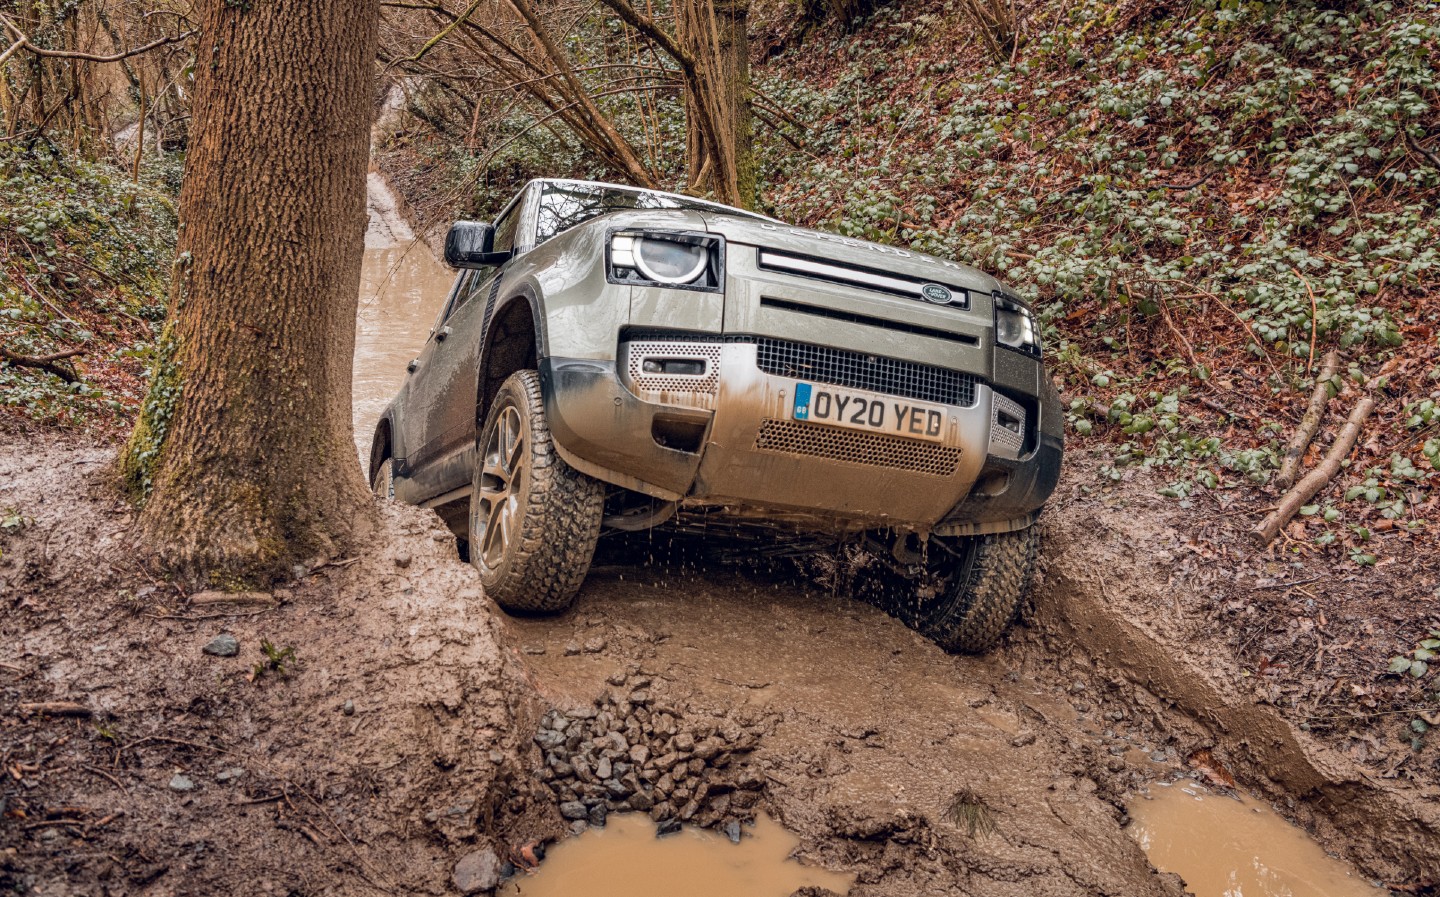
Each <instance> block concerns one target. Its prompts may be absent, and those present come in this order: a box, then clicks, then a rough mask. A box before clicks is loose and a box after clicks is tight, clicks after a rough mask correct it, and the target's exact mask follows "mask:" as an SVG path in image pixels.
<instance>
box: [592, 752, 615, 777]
mask: <svg viewBox="0 0 1440 897" xmlns="http://www.w3.org/2000/svg"><path fill="white" fill-rule="evenodd" d="M612 772H613V770H612V769H611V766H610V760H609V758H608V757H601V758H600V760H599V761H598V762H597V763H596V764H595V778H597V779H601V780H604V779H608V778H610V776H611V773H612Z"/></svg>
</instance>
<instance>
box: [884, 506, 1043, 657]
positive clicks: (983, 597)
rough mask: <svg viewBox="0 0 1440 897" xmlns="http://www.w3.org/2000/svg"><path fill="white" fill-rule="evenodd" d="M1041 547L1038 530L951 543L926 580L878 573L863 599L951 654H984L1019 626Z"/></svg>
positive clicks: (937, 555) (936, 549)
mask: <svg viewBox="0 0 1440 897" xmlns="http://www.w3.org/2000/svg"><path fill="white" fill-rule="evenodd" d="M1038 545H1039V538H1038V536H1037V534H1036V531H1035V527H1033V526H1032V527H1027V528H1025V529H1023V530H1018V531H1016V532H1012V533H995V534H992V535H986V536H972V537H969V538H965V539H954V540H948V541H947V542H945V543H944V545H935V546H932V547H931V548H930V549H929V550H928V551H927V552H926V563H925V572H924V573H922V574H921V575H920V576H918V577H911V578H907V577H902V576H899V575H896V574H890V573H888V571H887V572H886V573H883V574H880V573H877V574H872V575H871V576H870V577H868V579H869V580H870V582H868V583H866V584H865V587H864V588H865V591H864V593H862V597H867V598H871V599H872V600H873V599H878V601H877V602H876V603H878V604H879V605H880V607H881V608H882V609H883V610H885V611H886V612H887V613H889V614H890V615H891V616H894V617H896V618H897V619H899V620H900V621H901V622H903V623H904V624H905V625H907V626H909V627H910V628H911V629H914V630H915V631H917V632H919V633H920V634H921V635H923V636H925V637H926V638H928V639H930V640H931V641H933V642H935V643H936V644H937V645H939V646H940V647H942V648H944V649H945V650H946V651H950V652H952V653H960V654H983V653H984V652H986V651H989V650H990V649H991V648H993V647H995V646H996V645H997V644H998V643H999V642H1000V637H1001V636H1002V635H1004V634H1005V630H1006V629H1008V628H1010V624H1011V623H1013V622H1014V621H1015V617H1016V616H1017V615H1018V612H1019V610H1020V603H1021V602H1022V601H1023V600H1024V598H1025V591H1026V589H1028V588H1029V586H1030V574H1031V572H1032V571H1033V570H1034V568H1035V552H1036V549H1037V547H1038ZM877 579H879V580H880V581H878V582H877V581H876V580H877ZM858 586H859V584H858V583H857V587H858Z"/></svg>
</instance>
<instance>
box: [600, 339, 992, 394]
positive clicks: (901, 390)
mask: <svg viewBox="0 0 1440 897" xmlns="http://www.w3.org/2000/svg"><path fill="white" fill-rule="evenodd" d="M622 339H627V340H638V339H643V340H653V341H656V342H663V341H666V340H683V341H687V342H712V341H713V342H717V343H746V344H752V343H753V344H754V345H755V348H756V356H757V357H756V362H757V363H758V365H759V367H760V370H762V371H764V372H765V373H767V374H775V375H776V376H780V377H794V378H795V379H797V380H814V381H817V382H819V383H832V384H834V385H835V386H848V387H850V388H852V389H867V390H870V391H872V392H879V393H885V394H886V395H892V396H904V397H906V398H908V399H920V400H921V401H923V402H938V403H940V404H942V405H959V406H961V407H967V406H970V405H974V404H975V384H976V383H978V382H980V381H979V379H978V378H976V377H975V375H973V374H967V373H964V372H963V371H952V370H950V369H948V368H940V367H935V366H934V365H930V364H921V363H920V362H918V361H902V360H900V359H898V358H886V357H884V356H882V355H867V354H865V353H864V352H851V351H849V350H848V349H828V348H826V347H824V346H815V345H811V344H810V343H797V342H792V341H791V340H783V339H775V338H774V337H768V336H750V335H748V334H718V333H694V332H689V331H674V330H656V329H649V328H636V329H634V330H629V331H626V333H625V335H624V336H623V337H622Z"/></svg>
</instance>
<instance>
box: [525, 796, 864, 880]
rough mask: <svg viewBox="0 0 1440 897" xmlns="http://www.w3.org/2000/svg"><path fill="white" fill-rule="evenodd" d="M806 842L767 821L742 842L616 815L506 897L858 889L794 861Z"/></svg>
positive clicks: (562, 847) (561, 849)
mask: <svg viewBox="0 0 1440 897" xmlns="http://www.w3.org/2000/svg"><path fill="white" fill-rule="evenodd" d="M799 844H800V839H799V838H796V837H795V836H794V835H792V834H790V833H789V832H787V831H785V829H783V828H781V826H780V824H779V823H777V822H775V821H774V820H772V819H770V818H769V817H767V816H763V815H762V816H760V817H759V818H757V819H756V821H755V825H754V826H753V827H751V828H747V829H745V837H744V838H742V839H741V841H740V843H739V844H732V843H730V841H729V839H728V838H726V837H725V836H724V835H720V834H717V833H715V832H709V831H702V830H700V829H693V828H686V829H684V830H682V831H680V832H678V833H676V834H673V835H669V836H667V837H664V838H656V837H655V823H653V822H651V821H650V819H649V817H647V816H644V815H642V814H639V813H626V814H623V815H619V816H611V817H610V820H609V821H608V822H607V824H606V825H605V827H604V828H601V829H596V828H592V829H589V830H588V831H586V832H585V833H584V834H583V835H581V836H580V837H578V838H573V839H571V840H569V841H565V842H562V843H560V844H558V845H556V846H555V847H553V848H551V850H550V853H549V855H548V856H546V858H545V862H543V863H541V864H540V868H539V870H538V871H537V872H535V873H534V874H533V875H529V876H521V877H518V878H514V879H512V880H511V881H510V882H509V883H508V884H506V885H505V886H504V887H503V888H501V889H500V895H501V897H520V895H523V897H575V895H577V894H584V895H585V897H675V895H677V894H684V895H686V897H787V895H789V894H791V893H793V892H794V891H796V890H797V889H799V888H804V887H820V888H828V889H830V890H832V891H834V892H835V893H837V894H844V893H846V892H847V891H848V890H850V885H851V884H852V883H853V882H854V878H853V877H852V876H849V875H840V874H838V873H835V872H826V871H824V870H822V869H811V868H808V867H805V866H802V865H800V864H799V863H797V862H795V861H794V860H792V859H789V856H790V853H791V852H792V851H793V850H795V848H796V847H798V846H799Z"/></svg>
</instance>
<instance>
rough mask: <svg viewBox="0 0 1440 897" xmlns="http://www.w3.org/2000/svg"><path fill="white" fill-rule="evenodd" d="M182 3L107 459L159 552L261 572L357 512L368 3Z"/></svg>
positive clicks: (183, 569)
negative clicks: (155, 265) (181, 153)
mask: <svg viewBox="0 0 1440 897" xmlns="http://www.w3.org/2000/svg"><path fill="white" fill-rule="evenodd" d="M197 6H198V10H199V16H200V28H201V33H202V35H203V38H202V39H201V40H200V41H199V42H198V43H199V46H200V47H201V48H202V50H201V52H200V55H199V58H198V59H197V60H196V67H195V86H194V116H195V118H194V122H193V125H192V127H191V132H190V134H191V136H190V150H189V155H188V158H187V170H186V174H185V179H184V184H183V187H182V189H181V194H180V221H181V228H182V230H181V237H180V244H179V247H178V249H179V255H178V257H177V261H176V265H175V274H174V283H173V291H174V292H173V295H172V297H171V311H170V319H169V321H168V322H167V326H166V330H165V334H164V336H163V338H162V343H163V350H164V357H163V358H162V360H161V361H160V363H159V366H158V369H157V371H156V373H155V375H154V377H153V381H152V385H151V392H150V395H149V398H148V399H147V401H146V403H145V406H144V409H143V411H142V414H141V418H140V420H139V422H138V423H137V425H136V429H135V431H134V433H133V434H132V436H131V440H130V443H129V445H128V446H127V449H126V453H125V457H124V458H123V460H122V468H123V471H124V473H125V475H126V478H127V481H128V482H129V484H130V485H131V486H132V488H133V489H135V490H136V491H137V492H139V493H145V492H147V491H148V499H147V500H146V502H145V505H144V508H143V511H142V513H141V515H140V525H141V529H142V531H143V534H144V535H145V536H146V537H147V539H148V541H149V543H150V544H151V545H153V546H154V547H155V549H156V551H157V552H158V554H159V555H160V557H161V559H162V560H163V561H164V562H165V563H166V564H167V566H169V567H170V568H172V569H174V570H176V571H178V572H180V573H182V574H184V575H187V576H188V577H190V578H193V579H199V578H201V577H203V576H205V575H208V576H209V577H210V578H211V579H212V580H213V581H219V582H236V581H238V582H263V581H265V580H267V579H269V578H270V577H273V576H275V575H277V574H280V573H283V572H286V571H288V570H289V567H290V564H292V563H293V562H294V561H296V560H297V559H302V560H303V559H306V558H309V557H313V556H316V555H329V554H331V553H333V552H335V551H336V550H338V549H339V548H340V547H342V546H343V545H344V544H345V543H346V542H348V541H350V540H352V539H353V538H354V537H355V536H356V535H357V534H358V533H359V532H360V531H361V530H362V529H363V528H364V527H365V526H366V525H367V524H366V522H367V520H368V519H369V516H368V514H367V513H366V509H367V508H369V507H370V500H369V492H368V490H367V489H366V486H365V483H364V482H363V481H362V479H361V477H360V473H359V468H358V465H357V464H356V463H355V447H354V444H353V442H352V433H351V422H350V421H351V417H350V414H351V409H350V373H351V362H352V357H353V352H354V334H355V313H356V302H357V296H358V294H359V281H360V260H361V253H362V251H363V232H364V227H365V188H364V187H365V171H366V167H367V158H368V125H369V121H370V115H369V112H370V98H371V93H370V92H371V85H372V82H373V76H374V72H373V61H374V59H375V50H376V23H377V20H378V7H377V5H376V2H375V0H291V2H288V3H284V4H279V3H253V4H249V3H244V4H242V3H235V2H231V0H201V2H199V3H198V4H197Z"/></svg>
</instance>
